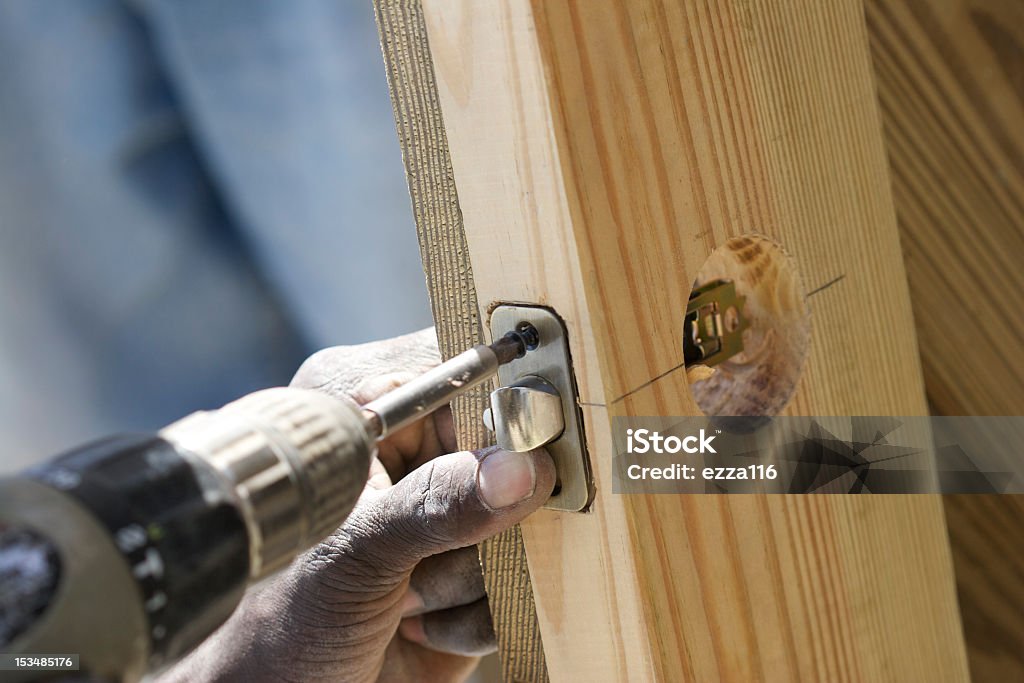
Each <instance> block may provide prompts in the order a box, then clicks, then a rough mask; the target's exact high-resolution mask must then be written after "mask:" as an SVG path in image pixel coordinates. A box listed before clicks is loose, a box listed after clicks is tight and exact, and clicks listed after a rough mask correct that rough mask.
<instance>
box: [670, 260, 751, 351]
mask: <svg viewBox="0 0 1024 683" xmlns="http://www.w3.org/2000/svg"><path fill="white" fill-rule="evenodd" d="M744 303H746V297H742V296H737V295H736V285H735V284H734V283H733V282H732V280H712V281H711V282H708V283H706V284H704V285H701V286H700V287H698V288H696V289H695V290H693V292H692V293H691V294H690V301H689V303H688V304H687V306H686V317H685V318H684V320H683V360H684V361H685V362H686V365H687V366H690V365H696V364H698V363H699V364H701V365H708V366H711V365H717V364H718V363H721V362H722V361H724V360H727V359H729V358H732V357H733V356H735V355H736V354H737V353H739V352H741V351H742V350H743V330H745V329H747V327H748V323H747V320H746V319H745V318H744V317H743V304H744Z"/></svg>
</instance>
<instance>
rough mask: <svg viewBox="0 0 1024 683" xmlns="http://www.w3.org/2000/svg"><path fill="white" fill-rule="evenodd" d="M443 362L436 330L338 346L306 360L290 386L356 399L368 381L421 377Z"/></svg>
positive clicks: (428, 329) (430, 329)
mask: <svg viewBox="0 0 1024 683" xmlns="http://www.w3.org/2000/svg"><path fill="white" fill-rule="evenodd" d="M439 362H440V354H439V353H438V350H437V337H436V336H435V334H434V329H433V328H427V329H425V330H420V331H419V332H413V333H412V334H407V335H404V336H401V337H395V338H394V339H386V340H384V341H379V342H372V343H370V344H359V345H355V346H335V347H332V348H329V349H324V350H323V351H317V352H316V353H314V354H313V355H312V356H310V357H309V358H307V359H306V362H304V363H303V364H302V367H300V368H299V371H298V372H296V373H295V377H293V378H292V381H291V386H293V387H299V388H303V389H319V390H321V391H324V392H326V393H328V394H333V395H335V396H346V397H349V398H353V396H354V394H355V393H356V391H357V390H358V389H359V387H360V385H361V384H363V383H364V382H366V381H367V380H369V379H371V378H374V377H379V376H381V375H388V374H392V373H396V372H404V373H410V374H416V375H418V374H420V373H423V372H425V371H427V370H429V369H430V368H432V367H434V366H435V365H437V364H438V363H439Z"/></svg>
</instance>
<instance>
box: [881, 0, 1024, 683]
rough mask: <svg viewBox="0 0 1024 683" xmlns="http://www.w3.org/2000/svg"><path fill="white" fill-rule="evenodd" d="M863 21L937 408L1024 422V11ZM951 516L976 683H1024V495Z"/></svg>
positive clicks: (934, 12) (973, 7) (999, 2)
mask: <svg viewBox="0 0 1024 683" xmlns="http://www.w3.org/2000/svg"><path fill="white" fill-rule="evenodd" d="M865 10H866V12H865V15H866V19H867V26H868V33H869V36H870V39H871V41H870V44H871V54H872V58H873V61H874V67H875V75H876V80H877V83H878V98H879V103H880V108H881V112H882V123H883V128H884V131H885V139H886V143H887V148H888V152H889V162H890V166H891V169H892V179H893V198H894V200H895V203H896V214H897V217H898V219H899V226H900V233H901V237H902V242H903V252H904V255H905V257H906V265H907V277H908V279H909V283H910V294H911V301H912V302H913V306H914V318H915V322H916V326H917V332H918V339H919V343H920V348H921V360H922V365H923V369H924V379H925V387H926V389H927V394H928V400H929V402H930V404H931V405H932V408H933V410H934V411H935V412H936V413H938V414H945V415H1021V414H1024V354H1022V353H1021V352H1020V349H1021V348H1024V318H1022V317H1021V316H1020V315H1019V314H1018V313H1017V311H1019V310H1020V309H1021V306H1022V303H1024V302H1022V297H1024V269H1021V267H1020V260H1021V259H1022V258H1024V201H1022V198H1024V5H1021V3H1019V2H1016V1H1015V0H955V1H952V2H938V1H937V0H912V1H909V2H901V3H891V2H882V1H881V0H868V1H867V2H866V3H865ZM945 508H946V517H947V519H948V520H949V534H950V541H951V544H952V550H953V560H954V565H955V567H956V577H957V587H958V592H959V597H960V605H961V609H962V612H963V620H964V631H965V636H966V639H967V645H968V654H969V659H970V666H971V673H972V675H973V677H974V679H975V680H978V681H996V680H1020V679H1024V542H1022V541H1024V532H1022V530H1021V520H1022V519H1024V497H1019V496H949V497H947V498H946V500H945Z"/></svg>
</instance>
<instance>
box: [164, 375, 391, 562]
mask: <svg viewBox="0 0 1024 683" xmlns="http://www.w3.org/2000/svg"><path fill="white" fill-rule="evenodd" d="M160 436H161V437H163V438H164V439H166V440H167V441H170V442H171V443H173V444H175V445H177V446H178V447H179V448H180V449H182V450H183V451H184V452H186V453H190V454H194V455H195V456H198V457H200V458H202V459H203V460H204V461H205V463H207V464H208V465H210V466H212V467H213V469H214V470H215V471H216V473H217V475H218V477H219V478H220V482H219V483H220V486H222V487H224V488H225V489H227V490H230V491H231V492H232V494H233V496H234V498H235V501H236V504H237V505H238V506H239V508H240V510H241V511H242V516H243V518H244V519H245V522H246V527H247V530H248V538H249V568H250V578H251V579H253V580H256V579H260V578H262V577H264V576H266V575H267V574H269V573H271V572H273V571H275V570H277V569H280V568H281V567H282V566H283V565H286V564H288V563H289V562H290V561H291V560H292V558H294V557H295V556H296V555H297V554H299V553H301V552H303V551H304V550H306V549H307V548H309V547H311V546H312V545H313V544H315V543H317V542H318V541H321V540H323V538H324V537H325V536H327V535H328V534H329V533H331V532H332V531H334V529H336V528H337V527H338V526H339V525H340V524H341V522H342V521H344V519H345V517H346V516H347V515H348V513H349V512H350V511H351V510H352V507H353V506H354V505H355V503H356V500H357V499H358V498H359V494H360V493H361V492H362V490H363V486H364V484H366V478H367V473H368V472H369V468H370V460H371V458H372V457H373V453H374V450H375V447H376V446H375V442H374V441H373V440H372V439H371V438H370V437H369V436H368V435H367V433H366V428H365V426H364V419H363V416H362V413H361V412H360V410H359V408H358V407H356V405H355V404H354V403H350V402H347V401H342V400H339V399H336V398H332V397H330V396H327V395H324V394H320V393H317V392H313V391H308V390H304V389H284V388H279V389H267V390H264V391H258V392H256V393H254V394H249V395H248V396H245V397H243V398H241V399H239V400H237V401H235V402H233V403H229V404H227V405H226V406H224V407H223V408H221V409H220V410H216V411H210V412H199V413H193V414H192V415H189V416H188V417H186V418H184V419H182V420H179V421H178V422H175V423H174V424H172V425H170V426H168V427H166V428H164V429H163V430H161V432H160Z"/></svg>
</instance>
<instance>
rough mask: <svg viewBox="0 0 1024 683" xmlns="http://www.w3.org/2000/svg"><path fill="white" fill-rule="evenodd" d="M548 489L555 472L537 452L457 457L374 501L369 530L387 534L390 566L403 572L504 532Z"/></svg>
mask: <svg viewBox="0 0 1024 683" xmlns="http://www.w3.org/2000/svg"><path fill="white" fill-rule="evenodd" d="M554 485H555V465H554V462H552V460H551V456H549V455H548V454H547V452H546V451H544V450H541V449H538V450H534V451H530V452H528V453H514V452H511V451H503V450H501V449H499V448H496V447H492V448H487V449H484V450H482V451H477V452H469V451H463V452H461V453H451V454H449V455H443V456H441V457H438V458H435V459H433V460H431V461H430V462H428V463H425V464H423V465H421V466H420V467H418V468H417V469H415V470H413V471H412V472H411V473H409V474H408V475H406V476H405V477H404V478H402V480H401V481H399V482H398V483H397V484H395V486H393V487H391V488H390V489H388V490H387V491H386V492H385V493H384V494H383V495H382V496H381V497H380V498H379V499H378V500H377V504H376V505H375V506H374V507H375V508H376V509H375V510H374V512H373V513H371V514H372V515H373V516H374V517H377V519H376V520H375V521H376V525H375V526H377V528H381V529H388V530H389V531H390V532H391V533H389V534H388V535H389V536H390V537H391V541H392V543H391V544H389V546H390V547H389V548H388V550H389V553H391V557H392V561H393V562H394V563H395V564H398V565H402V569H411V568H412V567H413V566H414V565H415V564H416V563H417V562H419V561H420V560H421V559H423V558H425V557H429V556H430V555H436V554H438V553H442V552H446V551H448V550H454V549H456V548H462V547H465V546H468V545H473V544H475V543H479V542H480V541H483V540H484V539H487V538H490V537H491V536H493V535H495V534H497V533H499V532H500V531H503V530H504V529H507V528H508V527H511V526H512V525H513V524H516V523H517V522H519V521H520V520H522V519H523V518H525V517H526V516H527V515H529V514H530V513H531V512H533V511H534V510H536V509H537V508H539V507H540V506H541V505H543V504H544V503H545V502H546V501H547V499H548V497H549V496H550V495H551V491H552V489H553V488H554ZM393 566H394V565H393Z"/></svg>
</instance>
